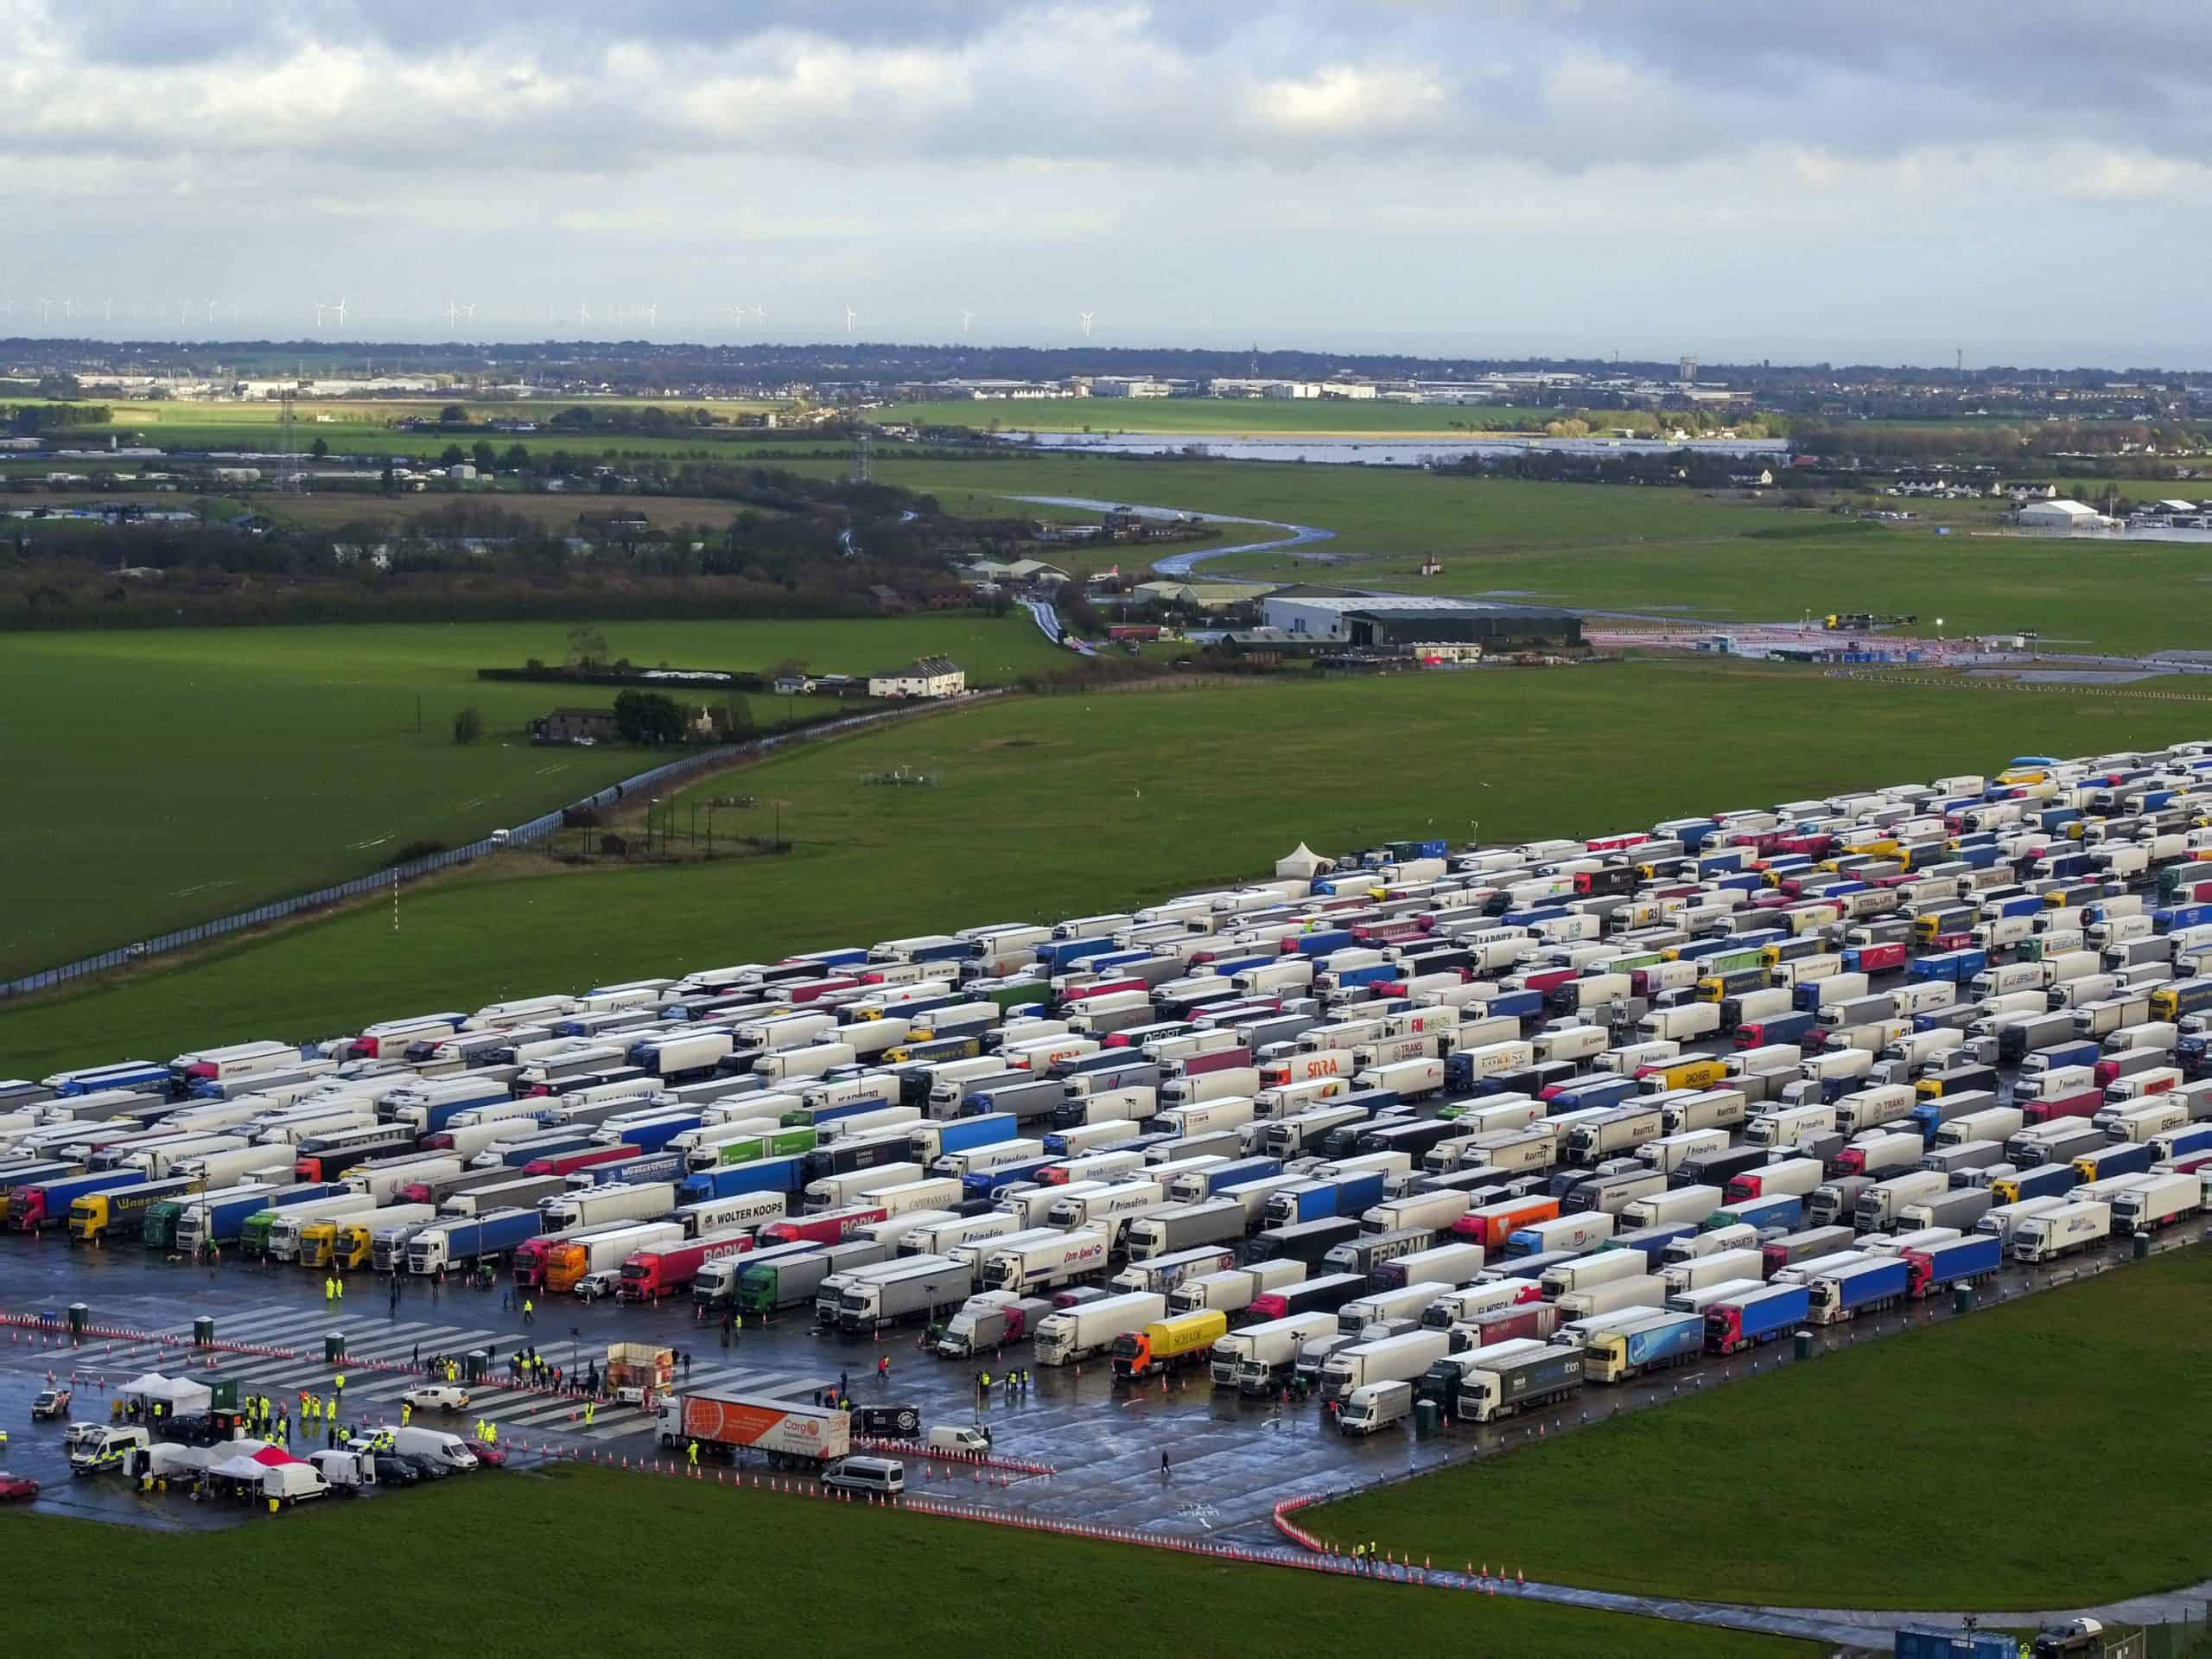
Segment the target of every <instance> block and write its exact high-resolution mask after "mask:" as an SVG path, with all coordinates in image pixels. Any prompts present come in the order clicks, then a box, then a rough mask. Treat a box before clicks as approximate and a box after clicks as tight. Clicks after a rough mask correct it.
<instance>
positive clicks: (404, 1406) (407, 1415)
mask: <svg viewBox="0 0 2212 1659" xmlns="http://www.w3.org/2000/svg"><path fill="white" fill-rule="evenodd" d="M413 1421H415V1408H414V1407H412V1406H410V1405H409V1404H408V1403H407V1402H405V1401H404V1400H403V1401H401V1402H399V1426H400V1427H402V1428H404V1427H407V1425H408V1424H410V1423H411V1422H413Z"/></svg>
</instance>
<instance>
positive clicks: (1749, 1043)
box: [1736, 1011, 1821, 1048]
mask: <svg viewBox="0 0 2212 1659" xmlns="http://www.w3.org/2000/svg"><path fill="white" fill-rule="evenodd" d="M1820 1022H1821V1017H1820V1015H1819V1014H1808V1013H1804V1012H1802V1011H1800V1012H1796V1013H1792V1014H1769V1015H1768V1016H1767V1017H1766V1018H1765V1019H1764V1020H1746V1021H1745V1023H1744V1024H1742V1025H1740V1026H1738V1027H1736V1046H1737V1047H1738V1048H1763V1047H1765V1046H1768V1045H1770V1044H1773V1043H1799V1044H1802V1043H1803V1041H1804V1040H1805V1035H1806V1033H1808V1032H1809V1031H1812V1030H1813V1029H1814V1028H1815V1027H1817V1026H1818V1025H1819V1024H1820Z"/></svg>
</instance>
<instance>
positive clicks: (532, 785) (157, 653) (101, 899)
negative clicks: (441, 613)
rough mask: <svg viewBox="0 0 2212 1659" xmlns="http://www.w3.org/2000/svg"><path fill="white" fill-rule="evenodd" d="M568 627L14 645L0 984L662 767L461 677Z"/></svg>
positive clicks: (860, 634)
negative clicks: (458, 737)
mask: <svg viewBox="0 0 2212 1659" xmlns="http://www.w3.org/2000/svg"><path fill="white" fill-rule="evenodd" d="M568 632H569V625H567V624H563V623H559V622H486V623H456V624H413V623H391V624H367V625H359V626H349V625H339V626H328V627H296V628H219V629H189V630H178V631H175V632H166V631H164V632H115V633H89V632H88V633H55V634H28V635H26V634H18V635H14V636H11V637H10V639H9V640H8V643H7V649H6V651H5V652H4V654H0V699H4V701H5V704H6V707H7V710H8V715H7V721H8V725H7V741H5V742H4V743H3V744H0V753H5V754H6V755H7V758H8V760H9V761H10V767H11V772H12V774H13V775H14V776H15V777H16V779H17V780H18V782H19V783H21V784H23V785H29V786H30V791H31V793H30V795H29V797H28V798H26V799H24V800H22V801H21V802H19V803H18V806H17V809H16V810H15V811H13V812H11V813H10V814H9V815H7V817H5V818H4V819H0V860H4V861H5V862H6V864H7V867H8V868H9V869H10V871H11V872H12V873H13V874H14V876H15V878H16V879H15V880H12V881H11V882H10V884H9V901H8V903H7V905H6V906H4V907H0V976H4V975H6V974H11V973H19V972H22V971H25V970H27V969H35V968H44V967H50V966H52V965H54V964H55V963H62V962H67V961H72V960H73V959H75V958H77V957H82V956H87V955H90V954H92V952H94V951H96V950H104V949H106V948H108V947H110V946H112V945H118V944H127V943H128V942H129V941H130V940H132V939H137V938H147V937H149V936H151V935H153V934H156V933H160V932H162V931H166V930H168V929H169V928H172V927H179V926H182V925H188V924H189V923H191V922H194V921H197V920H200V919H203V918H207V917H211V916H219V915H222V914H225V913H226V912H232V911H236V910H244V909H247V908H249V907H251V906H253V905H255V904H257V903H260V902H262V901H263V900H265V899H273V898H278V897H282V896H283V895H285V894H289V893H299V892H303V891H305V890H307V889H308V888H311V887H318V886H321V885H322V884H324V883H327V882H331V881H339V880H346V878H348V877H351V876H354V875H359V874H366V873H367V872H369V871H372V870H374V869H376V868H379V867H380V866H381V865H383V864H384V863H385V862H386V861H389V860H390V859H391V857H392V855H394V854H395V853H397V851H398V850H399V849H401V848H403V847H404V846H407V845H408V844H410V843H411V842H423V841H433V842H442V843H444V844H447V845H454V846H458V845H461V844H464V843H466V842H469V841H472V840H474V839H475V838H476V837H478V836H482V835H485V834H487V833H489V832H490V831H491V830H493V829H497V828H499V827H500V826H501V825H503V824H512V823H520V822H522V821H523V820H524V819H526V818H529V817H534V816H535V815H537V813H540V812H543V811H545V810H549V809H550V808H552V807H555V806H558V805H560V804H563V803H564V802H567V801H572V800H575V799H576V798H579V797H581V796H583V795H587V794H589V793H590V792H591V791H594V790H596V789H599V788H601V786H603V785H607V784H609V783H612V782H613V780H614V779H618V778H625V777H627V776H629V775H630V774H632V773H633V772H641V771H643V770H645V768H646V767H648V766H652V765H654V764H656V763H657V762H658V760H661V759H664V758H665V757H664V756H663V755H660V754H657V753H645V752H643V751H637V750H626V749H620V748H614V747H600V748H593V749H569V748H562V749H540V748H532V747H530V746H529V744H528V743H527V742H526V741H524V736H523V733H524V728H525V726H526V724H527V722H528V721H530V720H531V718H533V717H534V716H536V715H543V714H544V713H545V712H547V711H548V710H549V709H554V708H556V707H559V706H562V705H566V704H582V705H586V706H590V707H598V708H604V707H606V706H607V705H608V704H610V703H611V702H613V697H614V690H613V688H611V687H604V686H601V687H567V686H561V685H550V684H549V685H537V684H523V683H490V682H480V681H479V680H478V679H477V678H476V677H475V671H476V670H477V669H478V668H479V667H488V666H513V667H520V666H521V665H522V664H523V662H524V659H526V658H531V657H537V658H543V659H544V660H546V661H548V662H552V663H558V662H560V661H561V660H562V658H563V653H564V651H565V646H566V640H567V638H568ZM602 632H603V633H604V634H605V636H606V639H607V645H608V648H609V650H610V652H612V653H613V655H615V656H617V657H627V658H630V659H631V660H632V661H633V662H636V663H639V664H642V665H645V666H647V667H651V666H654V665H657V664H674V665H677V666H680V667H704V668H720V669H752V668H766V667H769V666H772V664H775V663H777V662H779V661H780V660H782V659H783V658H786V657H789V658H798V659H799V660H800V661H803V662H804V663H805V664H808V666H810V668H813V669H815V670H817V671H845V672H852V673H861V674H866V673H868V672H871V671H880V670H883V669H886V668H890V667H893V666H896V665H899V664H904V663H906V662H908V661H911V660H912V658H916V657H918V656H923V655H926V654H930V653H933V652H942V653H944V654H945V655H947V656H950V657H951V658H953V659H954V660H955V661H957V662H958V663H960V664H962V666H963V667H964V668H966V669H967V670H968V671H969V677H970V679H971V681H972V682H973V683H976V684H993V683H1004V682H1005V681H1007V679H1010V678H1012V677H1014V675H1016V674H1019V673H1020V672H1023V671H1027V670H1028V669H1032V668H1049V667H1058V666H1060V665H1062V664H1065V662H1066V660H1067V658H1066V657H1065V653H1063V652H1058V651H1056V650H1055V649H1054V648H1053V647H1052V645H1050V644H1049V643H1048V642H1047V641H1046V639H1045V638H1044V636H1043V635H1042V634H1041V633H1039V632H1038V629H1037V626H1036V624H1035V623H1034V622H1033V620H1031V619H1030V618H1029V617H1028V616H1027V615H1026V614H1015V615H1012V616H1007V617H1005V618H1001V619H993V618H990V617H987V616H984V615H982V614H981V613H973V612H969V613H944V614H940V615H934V616H917V617H897V618H890V617H887V618H880V619H855V620H800V621H788V622H780V621H779V622H736V621H718V620H694V621H677V620H671V621H631V622H616V623H610V624H607V626H605V628H604V629H603V630H602ZM677 695H678V696H683V695H685V693H684V690H683V688H677ZM690 695H691V696H692V697H693V699H694V700H696V701H702V702H727V701H729V700H730V699H729V697H728V695H727V694H723V693H716V692H714V691H711V690H708V691H704V692H699V691H694V692H692V693H691V694H690ZM744 701H745V702H746V704H747V708H748V709H749V710H750V711H751V713H752V715H753V719H754V721H756V722H758V723H759V724H760V725H762V726H764V727H766V726H772V725H774V724H777V723H779V722H780V721H783V720H785V719H787V718H789V717H791V715H792V714H793V713H794V712H795V709H794V704H796V709H797V711H798V712H804V713H805V714H808V715H812V714H816V713H818V712H820V710H819V709H817V708H816V707H815V705H814V704H813V703H812V702H807V701H804V700H790V699H784V698H779V697H776V696H759V695H756V696H749V697H747V698H746V699H745V700H744ZM464 708H474V709H478V710H480V713H481V715H482V716H483V720H484V726H485V731H486V735H485V736H484V737H483V738H482V739H481V740H480V741H478V742H476V743H474V744H472V745H469V746H467V747H461V746H459V745H456V744H455V743H454V741H453V720H454V715H455V714H456V713H457V712H459V711H460V710H461V709H464ZM418 710H419V715H418ZM418 718H419V721H420V725H419V728H418V726H417V721H418Z"/></svg>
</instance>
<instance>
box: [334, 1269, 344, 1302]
mask: <svg viewBox="0 0 2212 1659" xmlns="http://www.w3.org/2000/svg"><path fill="white" fill-rule="evenodd" d="M330 1282H331V1283H332V1284H333V1285H334V1286H335V1287H337V1290H338V1300H340V1301H341V1302H342V1301H344V1300H346V1281H344V1280H343V1279H341V1278H340V1277H338V1276H337V1275H336V1274H332V1275H331V1280H330Z"/></svg>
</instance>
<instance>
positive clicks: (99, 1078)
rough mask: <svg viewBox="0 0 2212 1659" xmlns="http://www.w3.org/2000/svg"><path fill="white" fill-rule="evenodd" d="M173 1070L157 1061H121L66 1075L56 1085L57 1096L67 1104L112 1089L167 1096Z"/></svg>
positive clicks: (55, 1092) (90, 1067) (56, 1081)
mask: <svg viewBox="0 0 2212 1659" xmlns="http://www.w3.org/2000/svg"><path fill="white" fill-rule="evenodd" d="M169 1081H170V1079H169V1069H168V1066H166V1065H161V1064H159V1063H157V1062H156V1061H153V1060H117V1061H116V1062H114V1063H113V1064H112V1065H95V1066H89V1067H86V1069H85V1070H83V1071H70V1072H67V1073H65V1074H63V1075H62V1076H61V1077H60V1078H58V1079H57V1080H55V1081H54V1085H53V1087H54V1094H55V1095H56V1096H58V1097H60V1098H61V1099H64V1100H67V1099H69V1098H71V1097H73V1096H77V1095H97V1094H101V1093H104V1092H105V1091H106V1090H110V1089H133V1090H140V1091H142V1092H143V1093H147V1094H156V1095H166V1094H168V1093H169V1092H170V1089H169Z"/></svg>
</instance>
